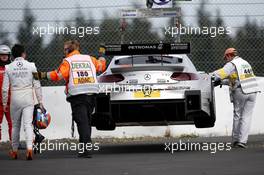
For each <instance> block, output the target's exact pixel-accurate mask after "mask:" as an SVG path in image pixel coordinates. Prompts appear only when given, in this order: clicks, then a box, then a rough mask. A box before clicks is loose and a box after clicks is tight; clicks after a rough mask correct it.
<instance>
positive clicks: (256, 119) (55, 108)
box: [2, 78, 264, 140]
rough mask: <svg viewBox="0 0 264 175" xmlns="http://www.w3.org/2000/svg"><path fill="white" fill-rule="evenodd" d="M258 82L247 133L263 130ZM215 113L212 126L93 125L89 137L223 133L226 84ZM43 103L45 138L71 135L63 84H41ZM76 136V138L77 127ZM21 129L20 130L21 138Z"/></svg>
mask: <svg viewBox="0 0 264 175" xmlns="http://www.w3.org/2000/svg"><path fill="white" fill-rule="evenodd" d="M258 81H259V85H260V87H261V90H262V93H259V94H258V97H257V102H256V106H255V108H254V113H253V119H252V124H251V132H250V134H260V133H264V115H263V111H262V110H263V107H264V94H263V92H264V78H259V79H258ZM215 95H216V114H217V120H216V125H215V127H214V128H209V129H197V128H195V126H194V125H183V126H179V125H177V126H169V127H166V126H165V127H164V126H163V127H119V128H117V129H116V130H115V131H97V130H96V129H95V128H93V133H92V137H102V138H105V137H118V138H122V137H142V136H154V137H155V136H164V134H165V132H166V131H170V133H171V135H172V136H180V135H182V134H197V135H200V136H226V135H230V134H231V131H232V118H233V116H232V110H233V106H232V103H230V100H229V94H228V87H223V88H221V89H220V88H216V90H215ZM43 96H44V99H43V100H44V105H45V107H46V108H47V109H48V111H49V112H50V114H51V115H52V122H51V124H50V126H49V127H48V128H47V129H46V130H43V131H41V133H42V134H43V135H45V137H46V138H48V139H59V138H70V137H71V109H70V105H69V103H67V102H66V100H65V95H64V87H44V88H43ZM2 130H3V131H2V134H3V140H7V138H8V136H7V123H6V121H5V120H4V121H3V124H2ZM75 131H76V132H75V137H76V138H78V135H77V130H75ZM23 138H24V132H23V131H22V132H21V139H23Z"/></svg>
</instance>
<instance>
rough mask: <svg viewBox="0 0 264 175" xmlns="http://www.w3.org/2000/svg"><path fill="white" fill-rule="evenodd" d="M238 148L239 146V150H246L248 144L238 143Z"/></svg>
mask: <svg viewBox="0 0 264 175" xmlns="http://www.w3.org/2000/svg"><path fill="white" fill-rule="evenodd" d="M237 146H238V147H239V148H244V149H246V148H247V147H248V146H247V144H246V143H241V142H238V143H237Z"/></svg>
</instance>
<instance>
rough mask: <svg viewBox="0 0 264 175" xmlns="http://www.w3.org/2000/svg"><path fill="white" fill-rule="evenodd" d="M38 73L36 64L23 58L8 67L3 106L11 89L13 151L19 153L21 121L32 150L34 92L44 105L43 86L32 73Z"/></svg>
mask: <svg viewBox="0 0 264 175" xmlns="http://www.w3.org/2000/svg"><path fill="white" fill-rule="evenodd" d="M33 72H37V69H36V66H35V64H34V63H30V62H28V61H27V60H25V59H24V58H22V57H18V58H16V59H15V60H14V61H13V62H12V63H11V64H9V65H6V71H5V75H4V82H3V92H2V93H3V94H2V95H3V105H6V104H7V100H8V90H9V87H10V88H11V104H10V112H11V116H12V123H13V129H12V149H13V151H17V149H18V146H19V139H20V128H21V121H22V123H23V125H24V131H25V136H26V137H25V138H26V144H27V149H28V150H31V149H32V142H33V127H32V117H33V110H34V104H35V101H34V92H33V90H34V91H35V93H36V97H37V100H38V103H42V93H41V86H40V82H39V81H38V80H34V79H33V76H32V73H33Z"/></svg>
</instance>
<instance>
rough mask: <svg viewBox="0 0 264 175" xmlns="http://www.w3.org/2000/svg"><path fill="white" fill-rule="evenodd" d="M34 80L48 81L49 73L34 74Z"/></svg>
mask: <svg viewBox="0 0 264 175" xmlns="http://www.w3.org/2000/svg"><path fill="white" fill-rule="evenodd" d="M32 75H33V78H34V79H35V80H47V79H48V77H47V72H32Z"/></svg>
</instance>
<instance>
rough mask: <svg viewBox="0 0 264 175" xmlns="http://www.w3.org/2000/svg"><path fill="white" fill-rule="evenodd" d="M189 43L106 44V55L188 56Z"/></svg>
mask: <svg viewBox="0 0 264 175" xmlns="http://www.w3.org/2000/svg"><path fill="white" fill-rule="evenodd" d="M190 51H191V45H190V43H156V44H155V43H154V44H106V45H105V54H106V55H114V56H120V55H150V54H151V55H153V54H157V55H166V54H189V53H190Z"/></svg>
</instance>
